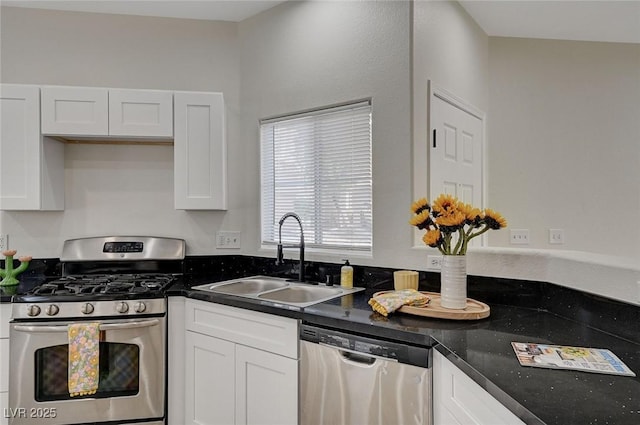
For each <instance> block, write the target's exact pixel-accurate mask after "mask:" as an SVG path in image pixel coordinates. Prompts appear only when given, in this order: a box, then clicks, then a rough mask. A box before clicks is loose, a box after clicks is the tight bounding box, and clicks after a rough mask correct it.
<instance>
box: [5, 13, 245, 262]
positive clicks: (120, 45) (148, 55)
mask: <svg viewBox="0 0 640 425" xmlns="http://www.w3.org/2000/svg"><path fill="white" fill-rule="evenodd" d="M1 19H2V22H1V27H0V28H1V31H2V33H1V35H2V37H1V45H0V53H1V59H2V60H1V73H0V76H1V80H0V81H2V82H3V83H26V84H53V85H74V86H98V87H126V88H140V89H166V90H196V91H197V90H201V91H221V92H223V93H224V96H225V103H226V106H227V135H228V142H229V147H228V156H229V161H230V162H231V163H238V162H241V161H242V159H241V155H242V151H241V149H240V147H239V146H238V124H237V123H238V111H239V104H238V102H239V87H240V77H239V72H238V67H239V55H238V35H237V24H235V23H225V22H207V21H198V20H187V19H165V18H147V17H140V16H124V15H107V14H91V13H77V12H57V11H45V10H38V9H23V8H11V7H2V14H1ZM240 174H241V173H240V172H239V171H237V169H235V168H233V167H229V178H228V181H229V205H230V210H229V211H228V212H226V213H225V212H211V211H199V212H187V211H176V210H174V208H173V151H172V149H171V147H166V146H144V147H136V146H115V145H67V146H66V151H65V197H66V199H65V201H66V208H65V211H64V212H18V211H1V212H0V229H2V232H4V233H8V234H9V235H10V245H11V247H12V248H15V249H18V250H19V252H20V253H21V254H23V255H33V256H34V257H57V256H59V254H60V251H61V249H62V241H64V240H65V239H70V238H74V237H83V236H95V235H102V234H152V235H159V236H174V237H183V238H185V239H186V240H187V241H188V252H189V254H208V253H212V252H215V244H214V243H213V241H214V236H215V232H216V230H220V229H224V230H239V229H240V228H241V226H242V223H241V222H240V221H239V220H236V217H238V218H241V215H239V214H237V213H236V210H237V208H238V196H237V194H238V193H239V192H241V191H242V189H240V188H238V187H237V185H238V184H239V181H240V177H239V175H240Z"/></svg>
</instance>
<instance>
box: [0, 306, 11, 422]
mask: <svg viewBox="0 0 640 425" xmlns="http://www.w3.org/2000/svg"><path fill="white" fill-rule="evenodd" d="M10 318H11V304H0V425H6V424H7V423H8V422H9V419H8V416H9V415H8V414H5V413H6V412H7V409H8V407H9V319H10Z"/></svg>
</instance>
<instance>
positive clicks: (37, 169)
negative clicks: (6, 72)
mask: <svg viewBox="0 0 640 425" xmlns="http://www.w3.org/2000/svg"><path fill="white" fill-rule="evenodd" d="M0 123H2V124H1V125H0V209H2V210H63V209H64V145H63V144H62V143H60V142H58V141H56V140H53V139H50V138H48V137H43V136H42V135H41V134H40V88H39V87H37V86H30V85H19V84H0Z"/></svg>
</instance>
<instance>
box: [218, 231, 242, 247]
mask: <svg viewBox="0 0 640 425" xmlns="http://www.w3.org/2000/svg"><path fill="white" fill-rule="evenodd" d="M216 248H222V249H229V248H231V249H238V248H240V232H230V231H224V232H222V231H221V232H216Z"/></svg>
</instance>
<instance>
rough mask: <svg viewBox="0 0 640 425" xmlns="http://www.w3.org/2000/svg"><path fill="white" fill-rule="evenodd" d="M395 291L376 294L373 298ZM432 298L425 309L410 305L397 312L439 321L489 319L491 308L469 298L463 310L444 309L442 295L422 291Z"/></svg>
mask: <svg viewBox="0 0 640 425" xmlns="http://www.w3.org/2000/svg"><path fill="white" fill-rule="evenodd" d="M387 292H393V291H381V292H376V293H375V294H373V296H374V297H375V296H377V295H380V294H384V293H387ZM420 292H422V293H423V294H425V295H428V296H429V298H431V301H429V304H427V305H426V306H425V307H411V306H408V305H405V306H402V307H400V308H399V309H398V310H396V312H400V313H407V314H413V315H416V316H426V317H435V318H438V319H451V320H478V319H484V318H485V317H489V314H490V310H491V309H490V308H489V306H488V305H486V304H485V303H482V302H480V301H476V300H473V299H471V298H467V307H465V308H464V309H461V310H454V309H451V308H444V307H442V306H441V305H440V293H438V292H425V291H420Z"/></svg>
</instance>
